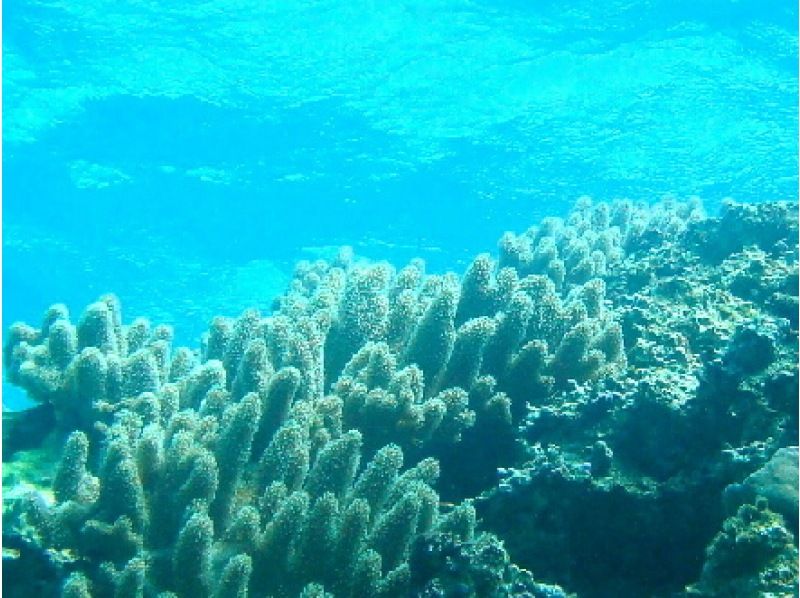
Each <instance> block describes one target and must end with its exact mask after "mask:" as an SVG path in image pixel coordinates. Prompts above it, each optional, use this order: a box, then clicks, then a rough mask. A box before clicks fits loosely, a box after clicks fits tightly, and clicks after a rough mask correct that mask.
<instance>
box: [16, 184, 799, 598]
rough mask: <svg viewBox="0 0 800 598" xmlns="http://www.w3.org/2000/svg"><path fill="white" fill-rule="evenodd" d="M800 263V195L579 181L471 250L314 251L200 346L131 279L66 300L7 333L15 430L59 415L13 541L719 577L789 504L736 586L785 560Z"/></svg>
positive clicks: (243, 567)
mask: <svg viewBox="0 0 800 598" xmlns="http://www.w3.org/2000/svg"><path fill="white" fill-rule="evenodd" d="M797 265H798V260H797V219H796V206H792V205H790V204H763V205H757V206H750V205H740V204H730V205H726V206H725V207H724V209H723V212H722V213H721V215H720V216H719V217H715V218H709V217H706V216H705V215H704V213H703V211H702V207H701V206H700V204H699V202H688V203H680V202H673V201H665V202H662V203H660V204H657V205H655V206H644V205H635V204H632V203H631V202H625V201H620V202H615V203H613V204H604V203H598V204H593V203H592V202H591V201H589V200H588V199H582V200H580V201H579V202H578V204H577V205H576V207H575V209H574V210H573V212H572V213H571V214H570V215H569V217H568V218H566V219H563V220H562V219H558V218H546V219H545V220H543V221H542V222H541V223H540V224H539V225H538V226H535V227H532V228H530V229H528V230H527V231H525V232H524V233H522V234H513V233H507V234H506V235H504V236H503V238H502V239H501V240H500V245H499V255H498V256H497V257H496V258H494V257H492V256H491V255H489V254H481V255H479V256H477V257H476V258H475V259H474V260H473V261H472V263H471V264H470V265H469V267H468V268H467V270H466V272H465V273H464V275H463V276H460V277H459V276H456V275H454V274H444V275H439V274H429V273H426V272H425V265H424V263H423V262H422V261H421V260H414V261H412V262H411V263H409V264H408V265H406V266H405V267H403V268H400V269H395V268H394V267H393V266H391V265H389V264H387V263H373V262H366V261H363V260H357V259H356V258H355V257H354V256H353V255H352V252H350V251H348V250H343V251H342V252H340V254H339V255H338V256H337V257H336V258H335V259H333V260H331V261H322V260H319V261H317V262H314V263H311V262H301V263H300V264H298V266H297V268H296V270H295V273H294V276H293V278H292V281H291V283H290V285H289V288H288V289H287V291H286V292H285V293H284V294H283V295H282V296H280V297H278V298H276V300H275V302H274V309H273V310H272V312H271V313H270V314H262V313H259V312H258V311H256V310H248V311H246V312H244V313H243V314H241V315H240V316H239V317H237V318H226V317H218V318H216V319H214V321H213V322H211V324H210V326H209V329H208V332H207V333H206V334H205V335H204V336H203V338H202V339H201V342H200V344H199V347H198V348H196V349H191V348H187V347H177V348H176V347H173V346H172V339H173V335H172V330H171V329H170V328H169V327H168V326H163V325H162V326H155V327H153V326H151V325H150V323H149V322H148V321H147V320H145V319H143V318H138V319H135V320H133V321H132V322H130V323H129V324H125V323H124V321H123V318H122V310H121V307H120V303H119V301H118V300H117V299H116V298H115V297H114V296H111V295H107V296H104V297H102V298H101V299H100V300H99V301H98V302H96V303H94V304H92V305H90V306H89V307H88V308H86V310H85V311H84V313H83V315H82V316H81V317H80V319H79V320H78V322H77V324H73V323H72V322H71V321H70V318H69V314H68V312H67V310H66V308H65V307H64V306H61V305H56V306H53V307H52V308H50V309H49V310H48V311H47V313H46V314H45V317H44V320H43V322H42V324H41V326H40V327H39V328H35V327H32V326H29V325H26V324H21V323H18V324H14V325H13V326H12V327H11V328H10V330H9V332H8V334H7V336H6V341H5V351H4V365H5V371H6V375H7V379H8V380H9V381H11V382H13V383H14V384H17V385H19V386H21V387H22V388H24V389H25V390H26V391H27V392H28V394H29V396H30V397H31V398H32V399H33V400H35V401H36V402H38V403H39V405H40V407H39V408H37V409H36V410H34V411H32V412H31V414H30V415H28V416H26V415H19V416H17V417H14V418H9V420H8V423H7V427H8V426H10V428H11V430H10V431H9V433H8V434H6V433H5V431H4V449H5V450H4V453H5V454H6V456H7V458H8V456H10V455H13V454H14V452H16V451H17V450H18V453H17V455H16V457H15V459H16V461H18V462H24V461H25V460H26V459H30V458H31V452H30V451H29V450H27V451H26V450H25V449H27V448H28V447H26V446H23V443H22V438H23V436H28V435H27V434H22V433H20V432H19V431H20V430H25V429H29V428H36V427H37V426H38V427H39V428H43V427H46V432H47V433H48V434H49V436H48V439H47V440H43V441H42V442H43V443H44V446H46V447H47V446H50V447H52V446H53V445H56V446H58V445H60V443H62V442H63V443H64V444H63V449H62V450H61V455H60V458H59V459H55V458H52V459H51V461H52V462H53V463H55V462H56V461H58V463H59V464H58V465H57V466H54V467H53V468H52V469H53V470H52V472H51V474H50V475H49V478H50V479H49V480H47V479H38V480H26V475H25V474H24V473H20V474H19V475H18V476H17V478H16V479H14V480H12V478H11V477H8V478H6V477H4V485H8V484H10V483H12V481H13V482H22V481H27V482H31V483H37V484H38V486H39V488H38V489H36V488H32V490H31V491H30V492H12V493H10V495H9V496H8V497H7V500H5V501H4V523H5V524H6V525H5V529H6V530H8V531H7V532H5V531H4V534H5V535H4V545H9V546H11V545H13V546H15V547H16V548H14V549H13V551H15V555H10V558H9V559H8V563H7V566H9V567H12V568H13V567H17V568H18V569H19V570H23V569H24V568H25V567H28V566H33V565H31V563H38V566H39V567H40V568H41V570H42V573H41V575H40V579H41V580H48V581H46V582H45V581H42V583H44V584H45V585H47V584H49V585H47V588H48V591H50V592H51V593H54V592H56V590H55V589H54V588H56V587H60V588H61V591H62V594H63V595H66V596H73V595H74V596H92V595H93V596H106V595H108V596H112V595H113V596H128V595H130V596H156V595H159V596H170V595H175V596H192V597H193V598H194V597H195V596H247V595H251V596H266V595H270V596H301V595H302V596H327V595H334V596H373V595H374V596H407V595H421V596H431V597H433V596H465V595H473V596H487V595H492V596H504V595H528V596H560V595H565V594H564V593H563V591H562V590H561V589H560V588H559V587H558V586H555V585H545V584H543V583H539V582H537V581H536V580H546V581H547V582H548V583H552V584H559V585H561V586H564V587H566V588H568V589H570V590H574V591H578V592H579V593H580V595H587V596H592V595H594V596H611V595H648V594H651V593H654V592H671V591H673V592H674V591H679V590H681V589H682V588H684V587H685V586H690V585H691V584H694V585H692V586H691V588H692V589H691V591H699V592H706V591H709V588H717V587H721V586H720V584H721V583H723V581H722V580H721V576H722V575H723V574H721V573H720V571H724V570H725V567H729V566H730V562H733V560H735V559H741V558H747V556H746V555H745V556H742V555H741V554H738V553H736V550H738V549H737V548H735V547H734V548H730V546H729V545H731V543H733V545H736V542H737V540H736V537H738V536H736V534H744V535H746V534H750V533H756V532H751V531H747V530H749V529H750V528H752V527H753V526H762V525H763V526H768V527H769V526H773V527H774V526H776V525H777V526H779V527H780V526H782V527H780V529H782V530H783V531H784V532H785V533H784V535H782V536H781V535H780V534H779V533H778V532H776V534H777V536H776V539H775V541H774V542H773V544H771V545H770V546H769V547H767V548H764V550H765V551H766V552H765V554H766V553H768V554H769V555H771V556H769V557H764V559H762V560H760V561H758V562H759V563H760V564H756V565H754V566H753V568H752V570H748V571H749V573H747V575H748V576H749V577H747V579H744V578H743V579H742V580H741V584H745V585H742V586H741V587H748V588H752V587H759V588H761V587H773V586H770V585H769V584H767V582H764V584H767V585H763V584H762V585H757V584H758V583H761V582H757V581H753V580H755V579H756V578H758V575H759V571H761V572H763V571H767V572H769V571H773V570H776V568H777V569H780V571H781V573H780V575H783V577H781V578H780V579H781V580H783V581H782V582H781V583H783V582H791V580H792V579H796V576H797V571H796V568H795V569H794V570H793V571H789V573H786V572H785V571H784V568H782V567H783V566H784V565H783V564H784V563H785V561H786V559H787V558H789V556H791V551H790V550H789V549H788V548H787V547H792V546H793V545H794V546H796V542H797V530H796V527H797V521H796V518H795V519H794V520H793V519H792V517H791V514H790V511H791V509H790V507H789V506H787V498H786V497H787V495H789V494H790V493H791V492H790V490H787V488H789V489H790V488H792V483H794V486H793V488H794V491H795V494H796V488H797V481H796V477H795V478H792V477H791V475H789V474H787V473H786V472H788V471H789V470H790V469H791V467H790V466H789V465H787V464H791V463H793V462H796V460H797V452H796V449H789V448H787V447H791V446H796V444H797V392H798V388H797V387H798V371H797V328H798V318H797V313H796V312H797V296H798V291H797V284H798V268H797ZM14 430H17V431H18V432H16V433H15V432H14ZM792 450H794V452H792ZM46 451H47V449H46V448H42V449H41V450H40V454H43V452H46ZM792 459H793V460H794V461H792ZM9 465H10V469H11V471H14V470H15V463H14V461H13V460H12V461H10V463H9ZM7 469H9V468H7ZM20 471H21V470H20ZM498 472H499V474H500V475H499V476H498ZM795 473H796V470H795ZM787 476H788V477H787ZM42 477H43V478H47V477H48V476H46V475H45V476H42ZM498 477H499V481H498ZM775 480H779V481H778V482H776V481H775ZM44 486H47V487H48V489H44V488H43V487H44ZM764 499H766V500H767V501H768V503H769V507H767V506H766V505H765V504H764V503H763V500H764ZM789 502H791V501H789ZM748 509H749V510H748ZM478 517H480V519H481V520H482V522H481V525H480V526H478V525H477V520H478ZM724 521H725V523H724V525H723V522H724ZM748 526H749V527H748ZM720 529H722V530H723V531H722V532H719V530H720ZM770 529H772V528H770ZM776 529H777V528H776ZM718 532H719V534H718ZM726 534H727V535H726ZM731 534H733V536H731ZM778 536H780V537H778ZM731 537H734V539H733V540H731V539H730V538H731ZM743 537H744V536H743ZM792 543H794V544H792ZM707 546H708V549H707V550H706V547H707ZM506 550H508V552H506ZM13 551H12V552H13ZM756 552H757V550H756ZM743 554H744V553H743ZM747 554H750V553H747ZM787 555H789V556H787ZM11 557H15V558H11ZM512 561H513V562H515V563H517V565H520V566H522V567H525V568H526V569H530V570H531V571H533V574H535V577H536V580H534V576H533V575H532V574H531V573H529V572H528V571H526V570H525V569H520V568H519V567H518V566H517V565H514V564H512ZM704 561H705V563H706V564H705V565H704V564H703V563H704ZM762 565H763V567H762ZM765 574H766V573H765ZM769 575H772V577H769ZM769 575H768V577H769V579H771V580H773V581H774V580H775V579H777V578H776V577H775V576H776V575H778V573H774V575H773V574H772V573H769ZM792 575H793V576H794V577H793V578H792ZM758 579H760V578H758ZM737 583H738V582H737ZM770 583H771V582H770ZM775 583H778V582H777V581H776V582H775ZM746 584H750V585H746ZM753 584H756V585H753ZM775 587H777V586H775ZM9 589H10V590H12V591H13V588H9Z"/></svg>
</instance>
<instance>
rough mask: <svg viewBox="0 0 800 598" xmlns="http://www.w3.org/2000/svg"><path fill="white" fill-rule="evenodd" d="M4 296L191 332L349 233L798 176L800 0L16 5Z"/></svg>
mask: <svg viewBox="0 0 800 598" xmlns="http://www.w3.org/2000/svg"><path fill="white" fill-rule="evenodd" d="M3 17H4V30H3V34H4V36H3V62H4V70H3V91H4V94H3V109H4V117H5V118H4V121H3V141H4V156H3V167H4V175H5V176H4V185H3V191H4V200H5V201H4V219H3V250H4V259H3V267H4V268H3V281H4V283H5V284H4V287H5V290H6V292H5V293H4V296H3V312H4V320H5V322H6V324H8V323H10V322H12V321H15V320H18V319H24V320H26V321H38V318H39V317H40V314H41V313H42V311H43V310H44V309H45V308H46V307H47V305H49V304H50V303H52V302H53V301H54V300H61V301H64V302H66V303H67V304H68V305H69V306H70V307H72V308H73V309H74V310H78V309H80V307H81V306H83V305H85V304H87V303H88V302H90V301H91V300H92V299H93V298H95V297H96V296H97V295H98V294H100V293H102V292H105V291H109V290H112V289H113V290H114V291H115V292H116V293H117V294H118V295H119V296H120V298H121V299H122V301H123V303H124V305H125V306H126V309H127V313H128V314H129V315H134V314H140V313H141V314H144V313H146V314H149V315H150V316H151V317H152V318H154V319H158V320H160V321H169V322H172V323H173V324H175V325H176V327H177V333H178V337H179V338H180V339H184V340H185V341H186V342H188V341H189V340H192V339H195V338H196V336H197V334H199V332H200V331H201V330H202V329H203V327H204V324H203V323H204V322H206V321H208V319H209V318H210V317H211V316H212V315H213V314H217V313H224V314H235V313H238V312H239V311H240V310H241V309H242V308H243V307H245V306H247V305H251V304H253V303H254V302H255V303H257V304H259V305H261V306H268V305H269V302H270V297H271V296H273V295H275V294H276V293H277V291H278V290H279V289H281V288H282V285H283V284H284V282H285V280H286V276H287V274H288V273H289V272H290V271H291V264H292V263H293V262H294V261H296V259H298V258H303V257H313V256H315V255H317V254H320V253H321V254H323V255H324V254H325V253H326V248H327V247H328V246H332V245H340V244H350V245H353V246H355V247H356V249H357V251H359V252H360V253H362V254H365V255H367V256H368V257H372V258H383V259H390V260H392V261H397V262H400V261H401V260H405V259H407V258H409V257H411V256H415V255H419V256H422V257H424V258H426V259H427V260H428V263H429V264H430V265H431V266H432V267H433V268H434V269H436V270H441V269H443V268H444V267H455V268H459V269H461V268H463V266H464V264H465V263H466V262H465V260H467V259H469V258H470V257H471V256H472V255H474V254H475V253H477V252H479V251H485V250H490V249H492V248H493V247H494V244H495V242H496V239H497V238H498V237H499V236H500V234H501V233H502V232H503V231H504V230H521V229H524V228H526V227H527V226H528V225H529V224H531V223H533V222H535V221H536V220H538V218H540V217H541V216H542V215H563V214H564V213H565V212H566V210H567V209H568V207H569V206H571V205H572V203H573V202H574V201H575V199H576V198H577V197H579V196H580V195H583V194H588V195H590V196H592V197H594V198H596V199H602V200H610V199H614V198H617V197H629V198H632V199H644V200H648V201H654V200H657V199H659V198H660V197H661V196H662V195H663V194H667V193H672V194H675V195H677V196H678V197H682V198H684V197H687V196H690V195H699V196H701V197H702V198H703V199H704V200H705V201H706V205H707V206H711V207H712V208H713V206H714V205H715V204H716V203H718V202H719V201H720V200H721V199H722V198H724V197H733V198H735V199H738V200H742V201H762V200H770V199H791V198H796V197H797V134H798V120H797V111H796V93H797V10H796V3H794V2H789V1H786V0H783V1H779V0H775V1H769V2H760V1H758V2H757V1H755V0H753V1H749V0H748V1H739V2H727V1H713V2H694V1H692V2H686V1H680V2H672V1H669V2H667V1H664V2H633V3H631V2H603V3H596V2H570V3H569V4H568V5H564V3H561V2H535V3H530V2H513V1H509V2H458V1H455V2H450V1H445V2H428V1H425V2H401V3H375V2H339V1H327V2H251V1H235V2H227V3H220V2H200V3H183V2H160V3H154V2H119V1H114V2H97V1H94V0H92V1H76V0H69V1H26V0H9V1H8V2H6V3H4V7H3Z"/></svg>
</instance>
